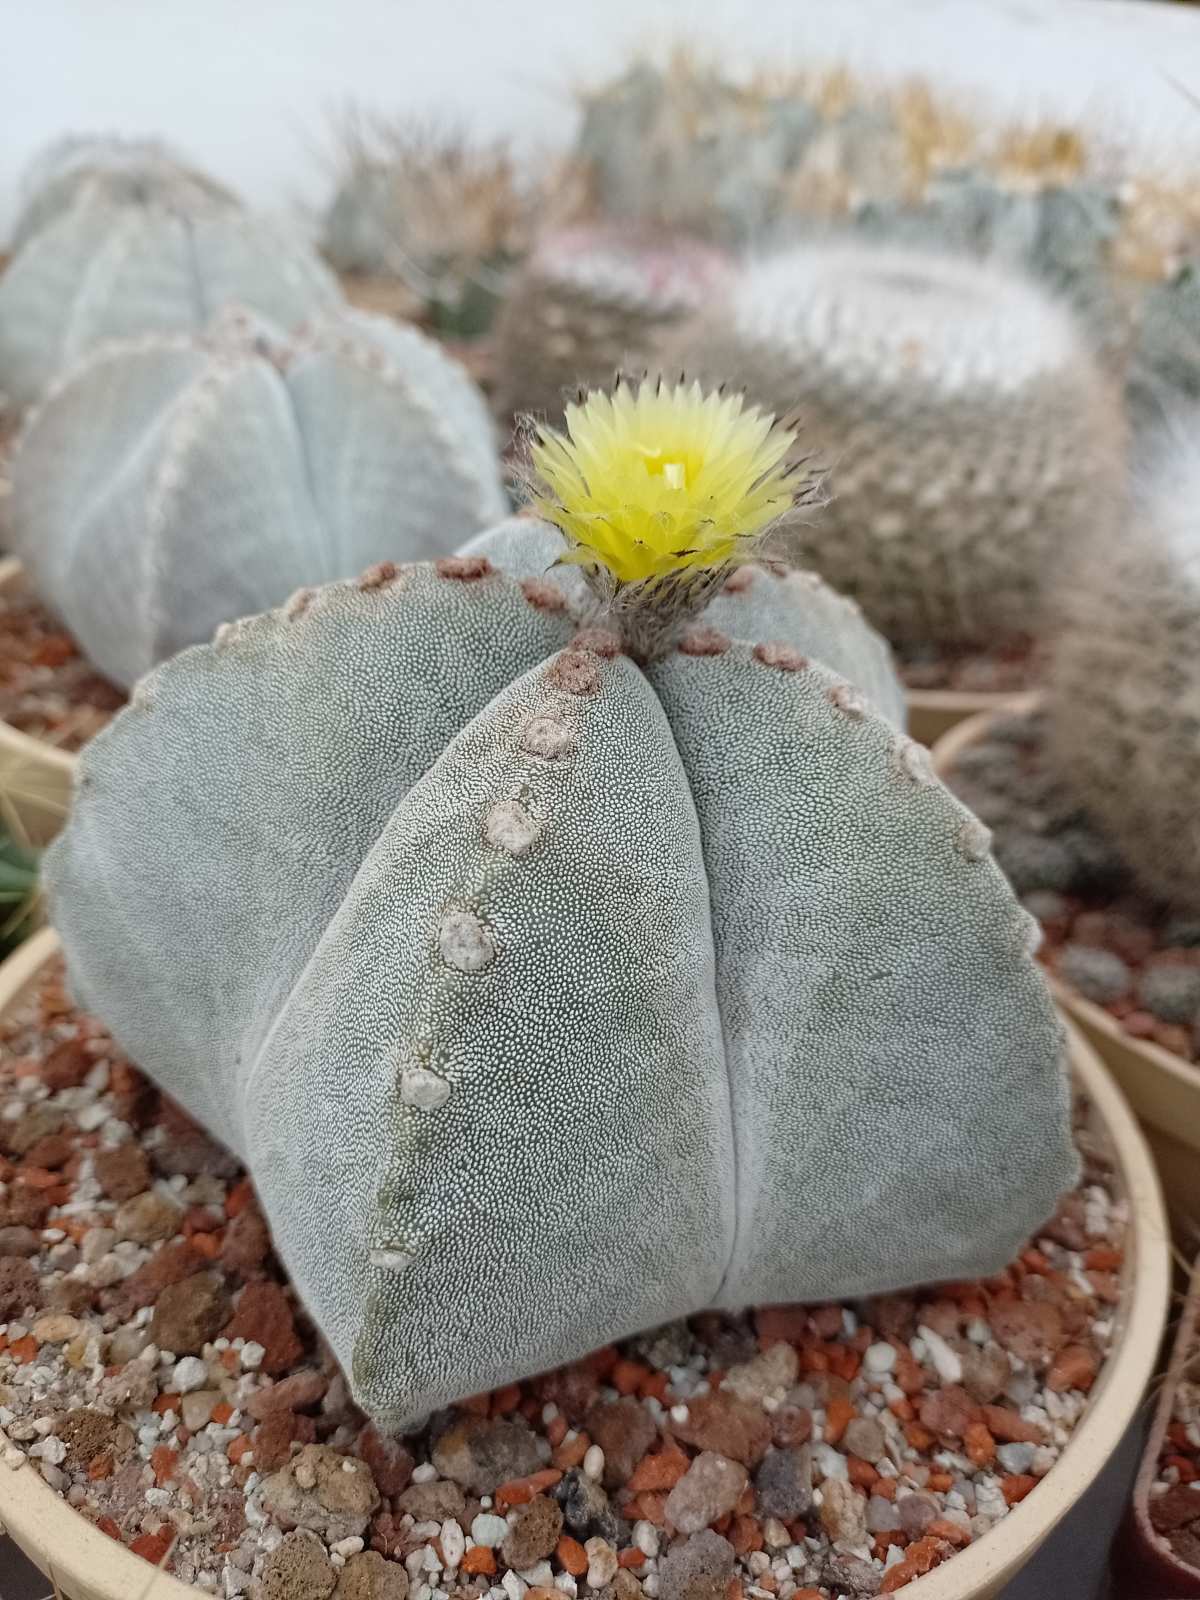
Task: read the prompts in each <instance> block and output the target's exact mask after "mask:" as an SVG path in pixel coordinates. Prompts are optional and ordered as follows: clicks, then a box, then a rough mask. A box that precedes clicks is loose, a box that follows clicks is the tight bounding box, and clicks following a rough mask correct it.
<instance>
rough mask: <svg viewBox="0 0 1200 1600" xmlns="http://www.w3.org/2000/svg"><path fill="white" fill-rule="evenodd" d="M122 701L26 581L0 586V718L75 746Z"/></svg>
mask: <svg viewBox="0 0 1200 1600" xmlns="http://www.w3.org/2000/svg"><path fill="white" fill-rule="evenodd" d="M124 704H125V695H124V693H123V692H122V691H121V690H120V689H118V688H116V686H115V685H114V684H111V683H109V681H108V679H107V678H102V677H101V676H100V675H99V673H97V672H95V671H94V670H93V669H92V667H91V666H89V664H88V663H87V661H85V660H84V658H83V656H82V655H81V654H80V652H79V647H78V645H77V644H76V643H75V641H74V639H72V638H71V636H70V634H69V633H67V632H66V631H65V630H64V629H63V627H62V625H61V623H59V622H57V621H56V620H55V618H54V617H52V616H51V615H50V613H49V612H48V611H47V610H46V608H45V607H44V606H43V605H42V604H41V602H40V601H38V600H37V599H35V598H34V596H33V594H32V593H31V592H30V589H29V587H28V585H27V584H25V583H23V582H21V583H17V584H11V585H9V586H8V587H7V588H4V589H0V721H3V722H7V723H8V724H9V725H10V726H11V727H14V728H17V729H19V730H20V731H21V732H22V733H27V734H29V735H30V736H31V737H32V738H35V739H44V740H45V741H46V742H47V743H48V744H52V745H55V746H56V747H57V748H58V749H60V750H68V751H75V750H78V749H80V747H81V746H83V745H85V744H86V743H87V741H88V740H89V739H90V738H91V737H92V735H93V734H95V733H98V732H99V731H100V729H101V728H102V727H103V726H104V725H105V723H106V722H108V721H109V719H110V718H111V717H112V715H113V713H114V712H116V711H119V710H120V709H121V707H122V706H123V705H124Z"/></svg>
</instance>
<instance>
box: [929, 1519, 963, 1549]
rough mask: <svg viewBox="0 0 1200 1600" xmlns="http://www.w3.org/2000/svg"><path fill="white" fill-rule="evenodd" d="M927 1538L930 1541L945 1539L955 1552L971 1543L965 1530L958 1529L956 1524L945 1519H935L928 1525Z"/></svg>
mask: <svg viewBox="0 0 1200 1600" xmlns="http://www.w3.org/2000/svg"><path fill="white" fill-rule="evenodd" d="M929 1537H930V1538H931V1539H945V1541H946V1543H947V1544H952V1545H953V1546H954V1547H955V1549H956V1550H961V1549H962V1548H963V1547H964V1545H968V1544H970V1542H971V1535H970V1534H969V1533H968V1532H967V1530H966V1529H965V1528H960V1527H959V1525H958V1523H957V1522H951V1521H950V1520H949V1519H948V1518H947V1517H935V1518H934V1520H933V1521H932V1522H931V1523H930V1524H929Z"/></svg>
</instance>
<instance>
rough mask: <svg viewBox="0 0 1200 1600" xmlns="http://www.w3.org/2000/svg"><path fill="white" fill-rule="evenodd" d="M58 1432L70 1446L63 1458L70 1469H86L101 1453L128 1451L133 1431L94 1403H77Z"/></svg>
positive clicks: (123, 1454)
mask: <svg viewBox="0 0 1200 1600" xmlns="http://www.w3.org/2000/svg"><path fill="white" fill-rule="evenodd" d="M54 1431H55V1433H56V1434H57V1436H58V1437H59V1438H60V1439H61V1440H62V1442H63V1444H65V1445H66V1447H67V1454H66V1458H65V1460H64V1462H63V1465H64V1467H65V1468H66V1469H67V1471H68V1472H72V1471H76V1470H83V1469H84V1468H86V1467H87V1465H88V1463H89V1462H91V1461H94V1460H95V1459H96V1457H97V1456H101V1455H111V1456H114V1457H117V1458H119V1457H121V1456H125V1455H128V1453H129V1451H130V1450H131V1449H132V1447H133V1434H132V1433H131V1432H130V1430H129V1429H128V1428H127V1427H125V1426H124V1424H123V1423H119V1422H118V1421H117V1419H116V1418H115V1417H110V1416H108V1415H106V1414H105V1413H104V1412H103V1411H96V1410H94V1409H93V1408H92V1407H91V1406H77V1407H76V1408H75V1410H73V1411H68V1412H66V1414H65V1415H64V1416H62V1417H60V1418H59V1419H58V1422H57V1425H56V1427H55V1430H54Z"/></svg>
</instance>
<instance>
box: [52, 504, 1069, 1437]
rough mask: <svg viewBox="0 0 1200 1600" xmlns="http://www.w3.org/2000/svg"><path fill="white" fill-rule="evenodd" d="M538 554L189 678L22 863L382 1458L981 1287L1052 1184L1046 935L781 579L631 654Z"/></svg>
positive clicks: (449, 566) (365, 604) (1055, 1046)
mask: <svg viewBox="0 0 1200 1600" xmlns="http://www.w3.org/2000/svg"><path fill="white" fill-rule="evenodd" d="M545 539H546V534H545V530H544V529H540V528H539V527H538V526H537V525H536V524H533V523H530V522H525V521H522V522H518V523H515V524H514V523H510V524H508V525H506V526H505V527H503V528H501V529H500V530H498V532H497V534H496V536H495V537H494V539H492V540H491V541H490V543H489V541H487V540H484V541H478V542H477V544H476V550H475V553H473V554H467V555H462V556H459V557H456V558H451V559H448V560H443V561H441V562H439V563H437V564H435V565H414V566H408V567H401V568H399V569H392V568H386V569H380V570H377V571H376V572H374V573H372V574H370V575H368V576H367V577H366V578H365V579H363V580H362V581H360V582H359V583H356V584H355V583H350V584H341V585H335V586H332V587H329V588H325V589H321V590H318V591H315V592H306V593H303V594H301V595H298V596H296V597H295V598H294V600H293V601H292V602H291V603H289V604H288V605H287V606H285V607H284V608H283V609H282V610H279V611H276V612H273V613H270V614H268V615H265V616H260V617H257V618H252V619H249V620H248V621H244V622H240V623H236V624H234V625H232V626H230V627H227V628H225V629H222V630H221V632H220V633H219V634H218V636H217V638H216V639H215V640H214V642H213V643H212V644H211V645H205V646H198V647H196V648H194V649H192V650H189V651H186V652H184V653H183V654H182V655H180V656H178V657H176V658H175V659H174V660H173V661H171V662H168V663H166V664H165V665H164V666H162V667H161V668H159V669H158V670H157V671H156V672H155V673H153V674H151V675H150V676H149V677H148V678H147V679H145V680H144V682H143V683H142V684H141V685H140V686H139V689H138V691H137V693H136V695H135V698H134V700H133V702H132V704H131V705H130V707H129V708H128V709H127V710H126V711H124V712H122V713H121V714H120V715H119V716H118V717H117V719H116V720H115V721H114V723H113V724H112V725H111V726H110V728H109V729H107V730H106V731H105V732H104V733H102V734H101V735H100V736H99V738H97V739H96V740H95V741H94V742H93V743H92V745H90V746H89V748H88V750H87V751H86V752H85V754H84V757H83V762H82V770H81V776H80V784H79V791H78V798H77V802H76V806H75V810H74V813H73V816H72V818H71V821H70V822H69V824H68V827H67V829H66V831H65V833H64V834H63V836H62V837H61V838H60V840H59V841H58V843H57V844H56V846H55V847H54V848H53V850H52V851H51V853H50V857H49V861H48V866H47V874H48V879H49V884H50V892H51V896H52V900H53V905H54V911H55V916H56V920H57V923H58V926H59V928H60V930H61V932H62V934H63V938H64V942H65V945H66V951H67V957H68V962H69V967H70V972H71V978H72V982H73V984H74V986H75V989H76V992H77V994H78V996H79V998H80V1000H81V1001H82V1003H83V1004H85V1005H87V1006H88V1007H90V1008H92V1009H94V1010H95V1011H96V1012H97V1013H98V1014H99V1015H100V1016H101V1017H103V1018H104V1019H105V1021H106V1022H107V1023H108V1025H109V1026H111V1028H112V1029H113V1030H114V1033H115V1035H116V1037H117V1038H118V1039H119V1040H120V1041H121V1043H122V1045H123V1047H124V1048H125V1049H127V1050H128V1051H129V1052H130V1053H131V1056H132V1059H134V1060H136V1061H138V1062H139V1063H140V1065H142V1066H143V1067H144V1068H145V1069H146V1070H148V1071H149V1072H151V1073H152V1074H154V1075H155V1076H156V1077H157V1078H158V1080H159V1081H160V1082H161V1083H162V1084H163V1085H164V1086H165V1087H166V1088H168V1089H169V1090H170V1092H172V1093H173V1094H175V1095H176V1096H178V1098H179V1099H180V1100H182V1101H183V1103H184V1104H185V1105H186V1106H187V1107H188V1108H189V1109H190V1110H191V1111H192V1112H193V1113H194V1114H195V1115H196V1116H198V1117H200V1118H201V1119H202V1120H203V1121H204V1122H205V1123H206V1124H207V1125H208V1126H209V1127H210V1128H211V1129H212V1130H213V1131H214V1132H215V1133H216V1134H218V1135H219V1136H220V1137H221V1138H223V1139H224V1140H225V1141H226V1142H227V1143H228V1144H229V1145H230V1146H232V1147H233V1148H234V1149H235V1150H237V1151H238V1152H239V1154H241V1155H242V1156H243V1157H244V1158H245V1159H246V1160H247V1161H248V1163H249V1165H250V1168H251V1171H252V1173H253V1175H254V1179H255V1182H256V1184H257V1185H258V1188H259V1192H260V1194H261V1196H262V1199H263V1203H264V1205H265V1207H266V1210H267V1212H268V1214H269V1217H270V1220H271V1224H272V1229H273V1233H274V1237H275V1240H276V1242H277V1245H278V1247H279V1249H280V1250H281V1251H282V1253H283V1256H284V1258H285V1260H286V1261H287V1264H288V1267H289V1270H290V1272H291V1273H292V1275H293V1278H294V1280H295V1282H296V1284H297V1285H298V1287H299V1288H300V1290H301V1292H302V1294H303V1295H304V1297H305V1299H306V1302H307V1304H308V1306H309V1309H310V1310H311V1311H312V1313H313V1315H314V1316H315V1317H316V1318H317V1320H318V1322H319V1323H320V1324H321V1326H322V1328H323V1329H324V1331H325V1333H326V1335H327V1336H328V1338H329V1339H330V1341H331V1343H332V1345H333V1347H334V1349H335V1351H336V1352H337V1354H338V1356H339V1358H340V1359H341V1360H342V1362H343V1363H344V1364H345V1365H346V1367H347V1370H348V1371H350V1372H351V1373H352V1376H353V1383H354V1388H355V1391H356V1394H357V1396H358V1398H359V1400H360V1401H361V1403H362V1404H363V1405H364V1406H365V1407H366V1408H367V1409H368V1410H369V1411H370V1412H371V1413H372V1415H374V1416H375V1417H376V1418H377V1419H379V1420H380V1421H381V1422H385V1423H391V1424H403V1423H405V1422H408V1421H411V1420H412V1419H414V1418H415V1417H417V1416H419V1415H421V1414H423V1413H424V1412H426V1411H428V1410H429V1409H431V1408H432V1407H435V1406H438V1405H440V1404H443V1403H444V1402H446V1401H449V1400H451V1399H453V1398H456V1397H458V1396H461V1395H463V1394H464V1393H470V1392H473V1391H478V1390H482V1389H487V1388H490V1387H492V1386H494V1385H496V1384H498V1383H502V1382H507V1381H511V1380H512V1379H514V1378H517V1377H523V1376H526V1375H528V1374H531V1373H533V1372H535V1371H538V1370H542V1369H545V1368H548V1367H552V1366H554V1365H556V1364H558V1363H560V1362H564V1361H568V1360H571V1359H573V1358H576V1357H578V1356H580V1355H582V1354H583V1353H585V1352H586V1351H587V1350H589V1349H591V1348H593V1347H595V1346H597V1345H600V1344H602V1343H604V1342H606V1341H607V1340H610V1339H614V1338H618V1337H622V1336H625V1335H629V1334H632V1333H634V1332H635V1331H637V1330H640V1329H644V1328H647V1327H650V1326H653V1325H655V1324H657V1323H659V1322H661V1321H663V1320H665V1319H668V1318H672V1317H678V1316H681V1315H684V1314H686V1313H688V1312H691V1311H697V1310H699V1309H701V1308H703V1307H706V1306H712V1305H717V1306H743V1305H746V1304H750V1303H754V1302H759V1301H771V1300H793V1299H806V1298H826V1297H830V1296H839V1295H851V1294H854V1295H856V1294H866V1293H870V1292H873V1291H881V1290H886V1289H891V1288H897V1287H899V1286H901V1285H907V1284H912V1283H914V1282H918V1281H927V1280H930V1279H938V1278H948V1277H957V1276H960V1275H964V1274H973V1273H981V1272H992V1271H994V1270H998V1269H999V1268H1000V1267H1001V1266H1002V1265H1003V1264H1004V1262H1005V1261H1006V1260H1007V1259H1008V1258H1010V1257H1011V1255H1012V1253H1013V1252H1014V1251H1015V1249H1016V1248H1017V1247H1018V1246H1019V1244H1020V1242H1021V1241H1022V1239H1023V1238H1024V1237H1025V1236H1026V1235H1027V1234H1028V1233H1029V1232H1030V1231H1031V1230H1032V1229H1034V1228H1036V1227H1037V1226H1038V1225H1039V1224H1040V1223H1041V1222H1042V1221H1043V1220H1044V1218H1045V1217H1046V1216H1047V1215H1049V1213H1050V1212H1051V1210H1052V1209H1053V1207H1054V1204H1055V1201H1056V1198H1057V1196H1058V1194H1059V1193H1060V1191H1061V1190H1062V1189H1063V1188H1064V1186H1065V1185H1066V1184H1067V1183H1069V1181H1070V1179H1071V1176H1072V1172H1073V1158H1072V1154H1071V1148H1070V1140H1069V1133H1068V1117H1067V1095H1066V1089H1065V1080H1064V1078H1063V1075H1062V1068H1061V1038H1060V1033H1059V1028H1058V1025H1057V1023H1056V1021H1055V1018H1054V1013H1053V1008H1052V1007H1051V1005H1050V1003H1049V1001H1048V998H1047V996H1046V993H1045V990H1044V987H1043V985H1042V982H1041V980H1040V978H1039V976H1038V974H1037V970H1036V967H1035V965H1034V963H1033V962H1032V960H1031V957H1030V936H1029V929H1030V925H1031V923H1030V919H1029V918H1028V917H1027V916H1026V915H1025V914H1024V913H1023V912H1022V911H1021V910H1020V909H1019V907H1018V906H1017V905H1016V902H1015V901H1014V899H1013V898H1012V895H1011V893H1010V891H1009V890H1008V888H1007V886H1006V885H1005V884H1004V882H1003V880H1002V878H1001V877H1000V874H999V873H998V871H997V870H996V868H995V867H994V865H993V864H992V862H991V860H990V858H989V856H988V852H987V836H986V832H985V830H983V829H982V828H981V826H980V824H978V823H977V822H976V821H975V819H973V818H972V817H971V816H970V814H969V813H967V812H966V811H965V810H964V809H963V808H962V807H961V806H959V805H958V803H957V802H956V801H955V800H953V799H952V797H951V796H950V795H949V794H948V793H947V792H946V790H945V789H944V788H943V787H942V786H941V785H940V784H939V783H937V782H936V780H935V779H934V778H933V777H932V774H931V772H930V769H929V766H928V762H927V758H926V755H925V753H924V752H923V751H922V750H920V749H919V747H917V746H915V745H913V744H912V743H911V742H910V741H908V740H907V739H906V738H905V737H904V736H903V735H902V734H900V733H898V732H897V730H896V728H895V727H894V726H893V725H892V724H891V723H890V722H889V721H888V720H887V719H886V718H885V717H882V716H880V715H879V713H878V711H877V710H876V709H875V708H874V707H873V706H872V705H871V704H870V703H869V701H868V700H867V698H866V696H865V695H864V693H863V692H862V690H861V688H860V687H858V686H856V685H855V684H854V683H853V682H851V681H849V680H848V679H847V678H846V677H845V676H841V675H838V674H835V673H833V672H831V671H830V670H829V669H828V668H827V667H826V666H824V665H822V664H820V663H819V662H818V661H817V660H815V659H814V657H813V654H812V643H811V642H810V640H809V636H808V622H809V618H808V611H807V609H806V605H807V600H806V590H805V589H804V588H803V586H797V585H796V584H795V582H794V581H793V580H792V579H791V578H788V577H786V576H781V575H779V574H777V573H776V572H775V571H773V570H768V569H765V568H754V569H748V570H750V571H751V572H752V578H751V582H750V583H749V585H748V586H746V585H743V586H742V587H741V588H739V589H735V591H734V592H733V593H732V594H730V595H728V596H727V597H726V598H725V601H724V605H725V611H724V613H723V614H721V615H720V616H719V620H720V622H721V623H722V625H723V628H728V629H729V630H730V631H729V632H725V631H723V629H718V628H717V627H715V626H713V625H712V623H713V618H714V616H716V615H717V614H716V612H715V607H714V609H713V611H712V612H710V614H709V615H708V617H707V618H705V619H703V620H704V626H700V627H697V628H695V629H693V630H692V631H691V632H690V633H687V634H685V635H684V636H683V637H682V639H681V640H680V642H679V645H678V648H676V649H673V650H672V651H671V652H670V653H669V654H668V655H666V656H665V657H663V658H661V659H659V660H656V661H654V662H652V663H650V664H648V665H645V666H639V665H638V664H637V663H635V662H634V661H633V660H632V659H630V658H629V657H628V656H626V655H624V654H623V653H622V651H621V646H620V641H619V639H618V638H617V637H616V636H615V635H614V634H612V633H609V632H607V631H605V630H604V629H603V628H597V627H595V626H592V625H591V624H592V623H593V622H594V616H593V614H592V612H591V610H590V609H587V608H583V609H581V608H580V605H579V601H580V593H579V590H578V586H577V585H576V584H575V583H574V582H572V581H564V582H562V583H560V582H559V579H560V577H562V578H564V579H568V580H569V578H570V575H569V573H563V572H562V571H561V569H560V570H551V571H549V572H547V571H546V570H545V567H544V564H543V560H542V557H543V555H544V553H545ZM526 541H528V544H529V548H528V549H523V545H524V544H525V542H526ZM489 548H490V549H491V551H492V553H493V554H494V556H495V557H496V561H495V562H494V563H493V561H491V560H490V559H489V558H488V556H487V554H486V551H487V550H488V549H489ZM509 562H511V564H512V566H513V568H514V570H515V571H517V572H520V571H521V570H522V569H524V570H527V571H528V570H529V569H533V573H534V575H532V576H525V577H523V578H518V577H517V576H514V575H511V574H510V573H508V572H506V571H504V570H502V565H501V563H509ZM818 593H819V591H818ZM739 608H741V611H740V615H741V620H742V621H743V622H744V623H745V624H746V629H747V631H746V632H745V633H743V634H742V635H741V636H740V637H739V636H737V634H736V633H735V631H734V630H735V628H736V624H737V619H738V616H739ZM817 609H818V610H822V612H823V615H822V618H821V622H820V629H819V631H821V630H824V632H825V634H826V637H827V636H828V631H829V629H830V628H831V627H832V626H833V625H834V616H835V613H834V610H833V608H832V607H829V606H825V607H821V606H820V605H818V608H817ZM580 623H583V624H584V627H583V628H582V630H581V629H580V628H579V624H580ZM760 623H766V624H767V625H769V627H770V635H769V637H766V638H756V637H755V636H754V634H755V631H756V630H757V627H758V626H759V624H760ZM841 627H842V636H841V638H840V640H838V641H837V642H838V643H839V645H840V648H841V653H842V659H843V661H844V662H845V664H846V666H849V665H850V664H851V663H852V662H854V661H857V662H858V663H859V665H860V666H861V667H862V669H863V673H862V676H863V678H864V680H865V681H876V682H877V681H878V673H879V670H880V652H881V649H882V646H881V645H880V643H879V641H878V640H877V639H875V638H874V636H873V635H872V634H871V632H870V630H869V629H868V628H867V627H866V625H865V624H864V623H863V622H862V620H861V619H860V618H858V617H857V616H856V615H855V614H854V613H853V612H852V611H848V610H846V609H845V608H843V609H842V612H841ZM813 642H815V641H813ZM872 675H874V678H872ZM897 695H898V691H897V689H896V688H895V686H894V685H893V686H892V688H891V692H890V698H891V702H892V704H893V705H894V704H895V702H896V698H897ZM231 885H232V886H234V887H233V889H232V891H231ZM118 929H119V935H120V936H119V937H114V934H115V932H116V931H117V930H118ZM909 1125H917V1126H919V1127H920V1130H921V1145H922V1151H923V1153H924V1155H923V1159H922V1160H921V1161H920V1162H918V1163H914V1162H913V1161H912V1160H911V1158H910V1157H909V1155H908V1153H907V1147H906V1144H905V1140H904V1136H903V1129H904V1128H905V1127H907V1126H909ZM465 1288H466V1289H469V1293H470V1295H471V1298H472V1302H473V1303H474V1304H476V1305H478V1306H482V1307H486V1314H485V1315H480V1316H477V1317H476V1316H471V1317H467V1318H465V1319H464V1317H463V1315H462V1305H463V1299H462V1296H463V1293H464V1290H465Z"/></svg>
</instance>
